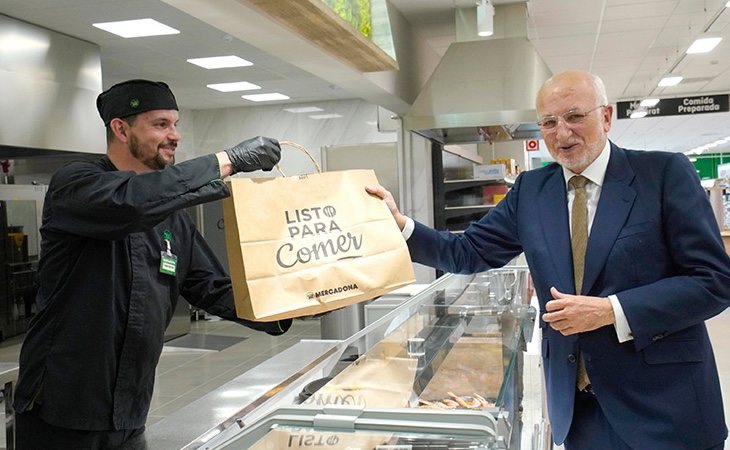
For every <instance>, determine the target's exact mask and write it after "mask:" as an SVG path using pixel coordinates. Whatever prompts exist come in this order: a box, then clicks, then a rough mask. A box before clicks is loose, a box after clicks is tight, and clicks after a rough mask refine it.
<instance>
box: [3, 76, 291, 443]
mask: <svg viewBox="0 0 730 450" xmlns="http://www.w3.org/2000/svg"><path fill="white" fill-rule="evenodd" d="M97 108H98V110H99V114H100V115H101V118H102V119H103V120H104V124H105V125H106V128H107V154H106V156H105V157H103V158H102V159H101V160H100V161H99V162H75V163H71V164H68V165H66V166H64V167H63V168H61V169H59V170H58V171H57V172H56V173H55V174H54V176H53V178H52V179H51V182H50V185H49V187H48V193H47V195H46V199H45V204H44V208H43V224H42V226H41V237H42V241H41V260H40V264H39V275H40V288H39V291H38V296H37V299H36V301H37V307H38V314H37V315H36V316H35V317H34V318H33V320H32V322H31V324H30V328H29V330H28V333H27V335H26V337H25V341H24V342H23V348H22V350H21V353H20V376H19V379H18V384H17V389H16V396H15V404H14V406H15V410H16V412H17V416H16V417H17V419H16V423H17V447H18V448H19V449H39V448H43V449H45V448H48V449H71V448H73V449H78V448H84V449H86V448H90V449H91V448H93V449H96V448H115V447H120V446H124V448H144V437H143V431H144V425H145V421H146V419H147V412H148V410H149V406H150V399H151V397H152V389H153V385H154V378H155V367H156V365H157V362H158V360H159V357H160V353H161V351H162V346H163V342H164V332H165V328H166V327H167V325H168V324H169V322H170V320H171V317H172V314H173V311H174V310H175V305H176V303H177V299H178V296H179V295H182V296H183V297H184V298H185V299H187V300H188V301H189V302H190V303H191V304H193V305H195V306H196V307H198V308H202V309H204V310H205V311H207V312H209V313H211V314H214V315H217V316H220V317H222V318H225V319H229V320H233V321H236V322H239V323H241V324H243V325H246V326H248V327H251V328H253V329H256V330H261V331H265V332H267V333H269V334H272V335H279V334H282V333H284V332H285V331H286V330H287V329H288V328H289V327H290V326H291V319H289V320H286V321H278V322H271V323H258V322H249V321H245V320H242V319H238V318H237V317H236V313H235V307H234V302H233V294H232V290H231V280H230V278H229V277H228V275H227V274H226V273H225V271H224V269H223V268H222V266H221V264H220V262H219V261H218V260H217V259H216V257H215V255H214V254H213V252H212V251H211V249H210V248H209V247H208V245H207V244H206V242H205V241H204V240H203V238H202V237H201V235H200V234H199V233H198V232H197V231H196V229H195V227H194V225H193V224H192V222H191V219H190V217H189V216H188V215H187V213H186V212H185V211H184V210H183V209H184V208H186V207H189V206H193V205H197V204H200V203H205V202H210V201H214V200H218V199H221V198H224V197H226V196H228V195H229V192H228V189H227V188H226V186H225V184H224V183H223V182H222V181H221V179H222V178H225V177H227V176H229V175H232V174H234V173H236V172H248V171H255V170H259V169H263V170H271V169H272V168H273V167H274V165H275V164H276V163H277V162H278V161H279V158H280V155H281V153H280V152H281V149H280V147H279V143H278V142H277V141H276V140H274V139H270V138H265V137H257V138H253V139H249V140H247V141H244V142H242V143H240V144H238V145H236V146H235V147H233V148H231V149H229V150H226V151H221V152H219V153H216V154H211V155H206V156H201V157H198V158H195V159H192V160H189V161H185V162H182V163H180V164H176V165H173V164H174V162H175V149H176V147H177V144H178V141H179V140H180V134H179V133H178V130H177V123H178V119H179V114H178V107H177V103H176V101H175V97H174V95H173V94H172V91H171V90H170V89H169V87H168V86H167V85H166V84H164V83H161V82H152V81H147V80H131V81H127V82H124V83H120V84H117V85H115V86H112V87H111V88H110V89H109V90H107V91H105V92H103V93H102V94H100V95H99V97H98V99H97Z"/></svg>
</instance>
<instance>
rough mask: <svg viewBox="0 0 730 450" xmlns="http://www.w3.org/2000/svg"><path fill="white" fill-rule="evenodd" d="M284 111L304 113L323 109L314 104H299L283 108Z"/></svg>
mask: <svg viewBox="0 0 730 450" xmlns="http://www.w3.org/2000/svg"><path fill="white" fill-rule="evenodd" d="M284 111H286V112H290V113H294V114H304V113H311V112H320V111H324V109H322V108H318V107H316V106H301V107H299V108H284Z"/></svg>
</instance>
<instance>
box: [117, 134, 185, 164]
mask: <svg viewBox="0 0 730 450" xmlns="http://www.w3.org/2000/svg"><path fill="white" fill-rule="evenodd" d="M167 145H168V146H172V147H177V145H175V144H174V143H168V144H167ZM160 147H161V146H158V147H157V151H156V152H155V154H154V155H151V156H147V157H145V155H144V154H143V152H142V150H141V149H140V145H139V139H137V136H135V135H134V134H132V135H131V136H130V137H129V152H130V153H131V154H132V156H134V158H135V159H137V160H138V161H140V162H141V163H142V164H144V165H145V166H147V167H149V168H150V169H152V170H162V169H164V168H165V167H167V166H172V165H174V164H175V157H174V156H173V157H171V158H170V159H169V160H166V159H165V158H164V157H163V156H162V155H161V154H160Z"/></svg>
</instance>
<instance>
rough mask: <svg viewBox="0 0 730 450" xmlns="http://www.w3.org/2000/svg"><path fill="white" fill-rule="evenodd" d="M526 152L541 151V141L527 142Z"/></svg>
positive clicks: (532, 140)
mask: <svg viewBox="0 0 730 450" xmlns="http://www.w3.org/2000/svg"><path fill="white" fill-rule="evenodd" d="M525 150H526V151H528V152H537V151H539V150H540V141H539V140H537V139H528V140H526V141H525Z"/></svg>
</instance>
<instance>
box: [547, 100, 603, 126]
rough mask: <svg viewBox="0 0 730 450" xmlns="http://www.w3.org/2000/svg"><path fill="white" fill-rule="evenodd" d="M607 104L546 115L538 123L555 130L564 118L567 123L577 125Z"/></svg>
mask: <svg viewBox="0 0 730 450" xmlns="http://www.w3.org/2000/svg"><path fill="white" fill-rule="evenodd" d="M606 106H607V105H598V106H596V107H595V108H593V109H589V110H588V111H581V110H580V109H571V110H570V111H568V112H565V113H563V114H560V115H559V116H545V117H543V118H542V119H541V120H540V121H539V122H537V124H538V125H539V126H540V128H542V129H543V130H554V129H555V127H557V126H558V122H559V121H560V119H563V122H565V124H566V125H577V124H579V123H581V122H583V121H584V120H585V118H586V116H587V115H588V114H590V113H592V112H593V111H595V110H597V109H599V108H605V107H606Z"/></svg>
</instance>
